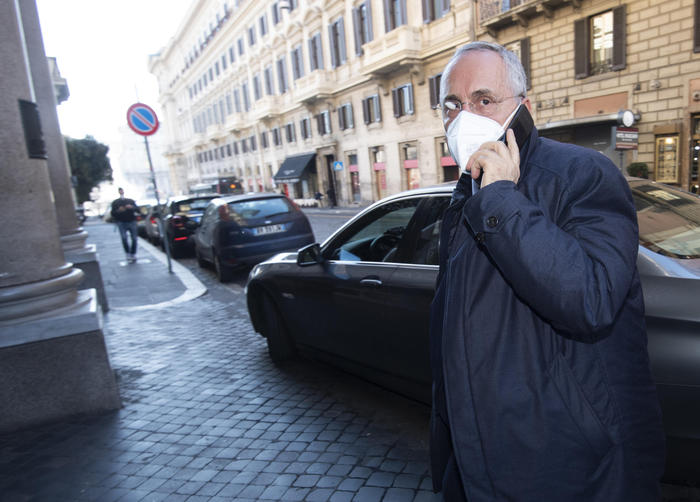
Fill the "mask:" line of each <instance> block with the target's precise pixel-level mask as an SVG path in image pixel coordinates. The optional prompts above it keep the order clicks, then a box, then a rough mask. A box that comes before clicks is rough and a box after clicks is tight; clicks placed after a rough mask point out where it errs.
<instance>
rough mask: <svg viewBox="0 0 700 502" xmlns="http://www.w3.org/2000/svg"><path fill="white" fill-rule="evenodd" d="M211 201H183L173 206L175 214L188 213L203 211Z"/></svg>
mask: <svg viewBox="0 0 700 502" xmlns="http://www.w3.org/2000/svg"><path fill="white" fill-rule="evenodd" d="M210 200H211V199H192V200H183V201H182V202H176V203H174V204H173V212H174V213H187V212H189V211H203V210H204V209H205V208H206V207H207V205H208V204H209V201H210Z"/></svg>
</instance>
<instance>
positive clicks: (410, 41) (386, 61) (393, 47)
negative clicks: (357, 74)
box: [362, 25, 422, 75]
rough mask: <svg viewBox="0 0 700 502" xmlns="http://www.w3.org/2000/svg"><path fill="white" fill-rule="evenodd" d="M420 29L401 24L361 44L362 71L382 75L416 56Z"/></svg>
mask: <svg viewBox="0 0 700 502" xmlns="http://www.w3.org/2000/svg"><path fill="white" fill-rule="evenodd" d="M421 45H422V41H421V35H420V30H419V29H418V28H415V27H413V26H409V25H403V26H399V27H398V28H395V29H393V30H391V31H390V32H389V33H387V34H386V35H384V36H383V37H379V38H377V39H376V40H373V41H372V42H369V43H367V44H365V45H363V46H362V48H363V49H364V51H365V53H364V56H362V73H364V74H365V75H383V74H388V73H391V72H393V71H394V70H396V69H397V68H398V67H399V66H401V64H402V63H405V62H406V61H407V60H413V59H416V58H418V56H419V55H420V50H421Z"/></svg>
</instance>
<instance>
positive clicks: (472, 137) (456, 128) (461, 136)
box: [447, 105, 522, 171]
mask: <svg viewBox="0 0 700 502" xmlns="http://www.w3.org/2000/svg"><path fill="white" fill-rule="evenodd" d="M520 106H522V105H518V106H517V107H515V110H513V113H511V114H510V116H509V117H508V118H507V119H506V121H505V123H504V124H510V121H511V120H512V119H513V116H514V115H515V112H517V111H518V108H520ZM505 131H506V125H501V124H499V123H498V122H496V121H495V120H493V119H490V118H488V117H484V116H482V115H477V114H476V113H471V112H468V111H466V110H462V111H461V112H459V114H457V118H456V119H454V120H453V121H452V123H451V124H450V127H448V128H447V147H448V148H449V149H450V153H451V154H452V158H454V159H455V162H457V165H458V166H459V169H460V171H466V169H465V168H466V167H467V161H468V160H469V157H471V156H472V154H473V153H474V152H476V151H477V150H478V149H479V147H480V146H481V145H483V144H484V143H486V142H487V141H496V140H497V139H498V138H500V137H501V136H503V133H504V132H505Z"/></svg>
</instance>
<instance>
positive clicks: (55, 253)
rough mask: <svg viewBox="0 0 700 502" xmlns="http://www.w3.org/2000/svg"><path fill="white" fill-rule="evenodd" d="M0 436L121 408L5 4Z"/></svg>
mask: <svg viewBox="0 0 700 502" xmlns="http://www.w3.org/2000/svg"><path fill="white" fill-rule="evenodd" d="M0 68H2V69H3V77H2V78H1V79H0V123H2V124H3V126H2V127H0V214H2V215H3V225H2V236H3V237H2V239H1V240H0V255H1V256H2V262H1V264H0V403H2V412H0V431H8V430H13V429H18V428H21V427H26V426H31V425H34V424H37V423H41V422H45V421H50V420H56V419H60V418H63V417H66V416H70V415H75V414H78V413H95V412H100V411H106V410H110V409H115V408H118V407H119V406H120V400H119V393H118V389H117V386H116V382H115V380H114V375H113V373H112V370H111V368H110V365H109V359H108V357H107V350H106V347H105V343H104V337H103V334H102V325H101V320H102V318H101V317H100V316H99V315H98V312H97V299H96V293H95V290H94V289H88V290H82V291H78V290H77V286H78V284H79V283H80V281H81V280H82V278H83V272H82V271H81V270H79V269H76V268H73V267H72V266H71V265H70V264H69V263H66V261H65V258H64V255H63V250H62V247H61V241H60V237H59V231H58V223H57V219H56V209H55V205H54V202H53V197H52V192H51V184H50V181H49V174H48V169H47V163H46V149H45V146H44V144H43V140H42V136H41V127H40V120H39V115H38V112H37V110H36V106H35V102H36V98H35V95H34V90H33V87H32V84H31V78H30V69H29V61H28V57H27V51H26V45H25V42H24V33H23V31H22V27H21V14H20V7H19V0H9V1H4V2H0Z"/></svg>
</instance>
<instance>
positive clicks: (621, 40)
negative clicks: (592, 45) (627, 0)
mask: <svg viewBox="0 0 700 502" xmlns="http://www.w3.org/2000/svg"><path fill="white" fill-rule="evenodd" d="M626 31H627V16H626V15H625V5H624V4H622V5H621V6H619V7H616V8H614V9H613V57H612V69H613V71H619V70H623V69H624V68H625V66H627V57H626V55H627V43H626V42H627V41H626V39H627V36H626Z"/></svg>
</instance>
